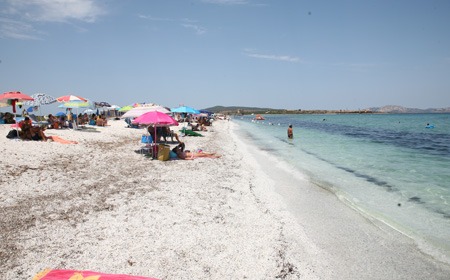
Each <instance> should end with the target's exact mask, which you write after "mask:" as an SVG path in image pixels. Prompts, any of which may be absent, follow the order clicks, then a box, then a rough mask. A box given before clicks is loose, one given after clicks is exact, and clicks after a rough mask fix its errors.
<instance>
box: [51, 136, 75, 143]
mask: <svg viewBox="0 0 450 280" xmlns="http://www.w3.org/2000/svg"><path fill="white" fill-rule="evenodd" d="M47 138H48V139H50V140H53V141H55V142H58V143H61V144H78V142H77V141H71V140H66V139H63V138H61V137H59V136H55V135H53V136H48V137H47Z"/></svg>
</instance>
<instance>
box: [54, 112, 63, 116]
mask: <svg viewBox="0 0 450 280" xmlns="http://www.w3.org/2000/svg"><path fill="white" fill-rule="evenodd" d="M65 115H66V113H64V112H58V113H56V114H55V116H57V117H61V116H65Z"/></svg>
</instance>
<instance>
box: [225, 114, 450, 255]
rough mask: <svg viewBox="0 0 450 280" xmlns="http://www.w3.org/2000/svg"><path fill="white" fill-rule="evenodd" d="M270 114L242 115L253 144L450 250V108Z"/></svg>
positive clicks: (421, 241) (401, 227)
mask: <svg viewBox="0 0 450 280" xmlns="http://www.w3.org/2000/svg"><path fill="white" fill-rule="evenodd" d="M265 118H266V120H264V121H258V122H254V121H252V116H244V117H236V118H235V119H234V120H235V122H236V123H238V124H239V127H240V132H239V133H243V134H246V135H247V137H246V138H247V139H248V137H251V141H252V144H253V145H257V146H258V147H260V148H261V149H263V150H265V151H266V152H268V153H270V154H271V155H272V156H276V157H277V158H278V159H280V160H282V161H284V162H286V163H287V164H289V166H291V167H294V168H296V169H298V170H300V171H301V172H302V173H304V174H306V175H307V176H308V178H309V179H310V180H311V181H312V182H313V183H315V184H317V185H319V186H321V187H324V188H327V189H329V190H332V191H333V192H335V193H336V194H337V195H338V197H340V198H341V199H342V200H343V201H345V202H346V203H348V204H351V205H352V206H353V207H355V208H357V209H359V210H360V211H362V212H364V213H365V214H367V215H370V216H372V217H375V218H377V219H379V220H382V221H384V222H386V223H387V224H389V225H391V226H393V227H394V228H396V229H398V230H400V231H402V232H404V233H405V234H407V235H409V236H411V237H414V238H416V239H417V240H418V241H419V244H421V245H423V246H427V245H430V246H432V247H434V248H438V250H440V251H441V252H444V254H445V255H447V256H450V114H398V115H394V114H393V115H369V114H367V115H366V114H361V115H265ZM288 124H292V125H293V127H294V139H292V140H289V139H287V127H288ZM427 124H430V125H434V128H426V126H427Z"/></svg>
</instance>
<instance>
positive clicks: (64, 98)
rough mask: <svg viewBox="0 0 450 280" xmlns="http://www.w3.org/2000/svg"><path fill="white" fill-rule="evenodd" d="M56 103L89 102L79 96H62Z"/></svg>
mask: <svg viewBox="0 0 450 280" xmlns="http://www.w3.org/2000/svg"><path fill="white" fill-rule="evenodd" d="M56 101H58V102H64V103H65V102H71V101H83V102H87V99H86V98H83V97H81V96H77V95H64V96H60V97H58V98H56Z"/></svg>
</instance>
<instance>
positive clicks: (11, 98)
mask: <svg viewBox="0 0 450 280" xmlns="http://www.w3.org/2000/svg"><path fill="white" fill-rule="evenodd" d="M28 100H30V101H31V100H33V97H31V96H29V95H26V94H23V93H21V92H20V91H10V92H5V93H3V94H0V102H2V101H3V102H5V101H6V102H7V103H8V104H10V105H11V106H12V109H13V114H14V118H16V117H17V116H16V103H17V102H19V101H28ZM16 123H17V121H16ZM16 130H17V136H19V126H16Z"/></svg>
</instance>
